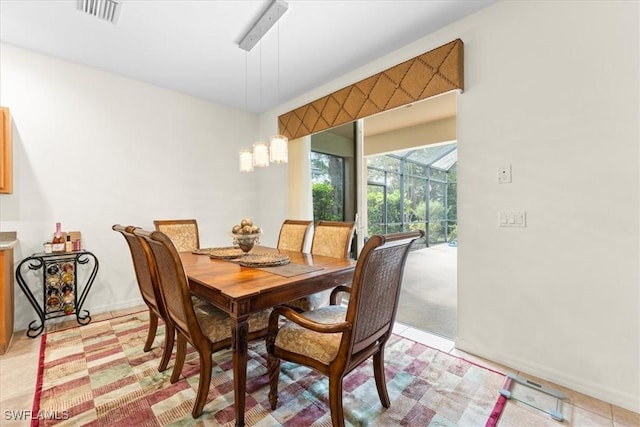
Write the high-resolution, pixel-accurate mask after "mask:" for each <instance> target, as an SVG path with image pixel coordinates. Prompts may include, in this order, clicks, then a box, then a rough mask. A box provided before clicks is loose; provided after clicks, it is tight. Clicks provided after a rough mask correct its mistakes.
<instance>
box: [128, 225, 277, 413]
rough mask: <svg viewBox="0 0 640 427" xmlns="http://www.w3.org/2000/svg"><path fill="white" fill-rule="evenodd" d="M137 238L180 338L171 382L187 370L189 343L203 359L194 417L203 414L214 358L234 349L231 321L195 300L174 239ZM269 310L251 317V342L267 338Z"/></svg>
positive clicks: (146, 234)
mask: <svg viewBox="0 0 640 427" xmlns="http://www.w3.org/2000/svg"><path fill="white" fill-rule="evenodd" d="M133 232H134V234H135V235H136V236H139V237H141V238H142V241H143V243H144V244H145V245H146V247H147V248H148V250H149V253H150V254H151V255H152V256H151V258H150V264H151V266H152V267H151V268H152V271H155V272H156V277H157V280H158V283H159V284H160V292H161V294H162V298H163V300H164V301H165V302H166V309H167V314H168V315H169V318H170V319H171V322H172V323H173V325H174V327H175V330H176V334H177V342H178V343H177V349H176V361H175V365H174V367H173V371H172V373H171V378H170V382H171V383H172V384H173V383H175V382H177V381H178V379H179V378H180V374H181V372H182V368H183V366H184V362H185V358H186V354H187V343H189V344H191V346H192V347H193V348H195V349H196V351H197V352H198V354H199V356H200V380H199V382H198V391H197V393H196V399H195V402H194V403H193V410H192V411H191V415H192V416H193V417H194V418H197V417H199V416H200V415H201V414H202V410H203V408H204V405H205V403H206V401H207V395H208V394H209V386H210V384H211V373H212V360H211V357H212V354H213V353H215V352H217V351H220V350H222V349H225V348H229V347H231V318H230V317H229V315H228V314H227V313H225V312H224V311H222V310H219V309H217V308H216V307H214V306H213V305H211V304H209V303H208V302H207V301H205V300H203V299H200V298H198V297H196V296H192V295H191V293H190V291H189V284H188V283H187V276H186V274H185V271H184V267H183V265H182V260H181V259H180V254H179V253H178V252H177V251H176V248H175V246H174V245H173V244H172V241H171V239H170V238H169V237H168V236H167V235H166V234H164V233H163V232H161V231H145V230H142V229H135V230H134V231H133ZM269 313H270V309H268V310H264V311H262V312H259V313H257V314H253V315H251V316H249V319H248V324H249V331H248V339H249V340H253V339H257V338H262V337H265V336H266V335H267V326H268V320H269Z"/></svg>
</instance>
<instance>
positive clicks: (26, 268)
mask: <svg viewBox="0 0 640 427" xmlns="http://www.w3.org/2000/svg"><path fill="white" fill-rule="evenodd" d="M79 269H80V271H79ZM23 274H24V275H28V276H29V278H32V277H33V278H34V281H33V282H32V283H35V282H36V280H37V279H39V281H40V284H39V285H33V286H32V287H30V286H29V284H28V283H27V280H26V278H25V276H24V275H23ZM97 274H98V259H97V258H96V256H95V255H94V254H92V253H91V252H88V251H84V250H81V251H76V252H65V253H36V254H33V255H31V256H30V257H27V258H25V259H23V260H22V261H21V262H20V264H18V267H17V268H16V280H17V281H18V285H20V289H22V291H23V292H24V294H25V295H26V297H27V299H28V300H29V303H30V304H31V306H32V307H33V308H34V310H35V311H36V313H37V314H38V319H36V320H34V321H32V322H31V323H30V324H29V327H28V329H27V336H28V337H30V338H35V337H37V336H38V335H40V334H41V333H42V331H44V326H45V322H46V321H47V320H49V319H54V318H57V317H63V316H72V315H75V318H76V321H77V322H78V323H79V324H80V325H86V324H88V323H89V322H91V314H90V313H89V311H87V310H83V309H82V306H83V305H84V302H85V300H86V298H87V294H88V293H89V290H90V289H91V285H92V284H93V281H94V280H95V278H96V275H97ZM32 288H33V289H32Z"/></svg>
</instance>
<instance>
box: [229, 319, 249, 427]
mask: <svg viewBox="0 0 640 427" xmlns="http://www.w3.org/2000/svg"><path fill="white" fill-rule="evenodd" d="M248 331H249V323H248V322H247V319H246V318H243V319H237V318H232V330H231V333H232V337H231V339H232V349H233V394H234V401H235V407H236V427H244V407H245V397H246V391H247V346H248V338H247V335H248Z"/></svg>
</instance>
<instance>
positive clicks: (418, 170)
mask: <svg viewBox="0 0 640 427" xmlns="http://www.w3.org/2000/svg"><path fill="white" fill-rule="evenodd" d="M404 172H405V174H407V175H415V176H426V174H427V168H426V166H423V165H419V164H417V163H413V162H406V163H405V165H404Z"/></svg>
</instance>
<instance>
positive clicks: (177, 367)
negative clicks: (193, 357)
mask: <svg viewBox="0 0 640 427" xmlns="http://www.w3.org/2000/svg"><path fill="white" fill-rule="evenodd" d="M186 357H187V340H186V338H185V337H183V336H182V334H181V333H178V344H177V345H176V362H175V364H174V365H173V371H171V378H170V379H169V381H170V382H171V384H173V383H175V382H176V381H178V380H179V379H180V374H181V373H182V367H183V366H184V359H185V358H186Z"/></svg>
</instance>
